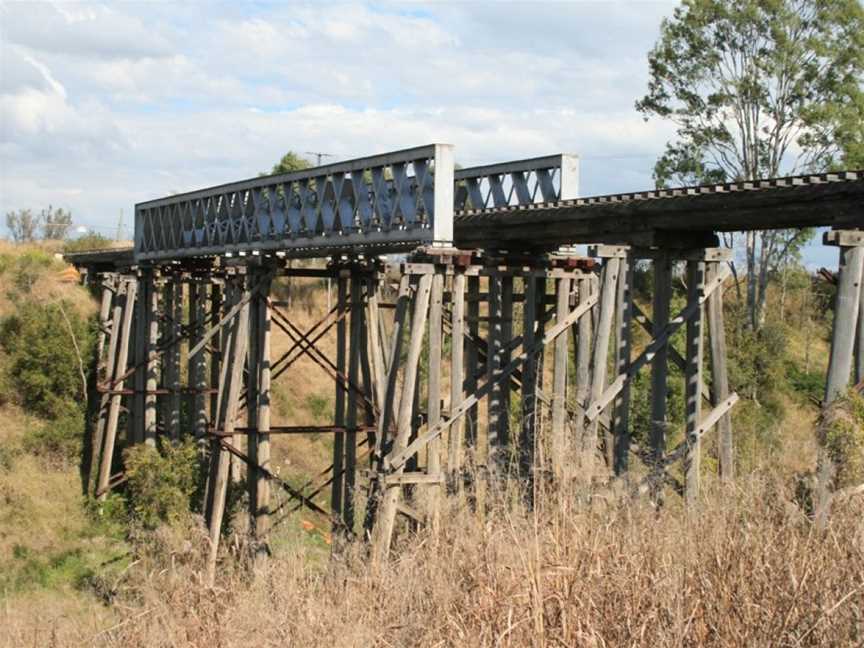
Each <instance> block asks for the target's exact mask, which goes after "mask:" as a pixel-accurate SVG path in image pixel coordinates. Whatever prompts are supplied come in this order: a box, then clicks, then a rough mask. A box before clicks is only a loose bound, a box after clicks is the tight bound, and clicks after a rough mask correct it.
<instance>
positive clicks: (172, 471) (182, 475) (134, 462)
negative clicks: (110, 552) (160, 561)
mask: <svg viewBox="0 0 864 648" xmlns="http://www.w3.org/2000/svg"><path fill="white" fill-rule="evenodd" d="M124 459H125V465H126V477H127V479H128V484H129V491H128V495H129V505H128V506H129V514H130V517H131V518H132V519H133V520H135V521H137V522H139V523H140V524H141V525H142V526H144V527H145V528H147V529H155V528H156V527H158V526H160V525H161V524H175V523H178V522H180V521H182V520H184V519H185V518H186V517H187V516H188V515H189V511H190V509H191V502H192V498H193V496H194V494H195V492H196V489H197V486H198V481H199V480H198V474H199V460H198V448H197V446H196V445H195V443H192V442H190V443H185V444H181V445H172V444H170V443H166V444H165V445H163V446H162V448H161V450H159V449H157V448H154V447H153V446H149V445H144V444H141V445H137V446H134V447H132V448H129V449H128V450H126V452H125V453H124Z"/></svg>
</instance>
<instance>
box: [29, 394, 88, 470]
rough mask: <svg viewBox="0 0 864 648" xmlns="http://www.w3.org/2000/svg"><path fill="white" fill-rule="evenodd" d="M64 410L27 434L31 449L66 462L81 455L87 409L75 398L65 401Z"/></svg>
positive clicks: (32, 452)
mask: <svg viewBox="0 0 864 648" xmlns="http://www.w3.org/2000/svg"><path fill="white" fill-rule="evenodd" d="M60 407H62V409H61V411H60V412H59V413H58V414H56V415H55V417H54V418H52V419H51V420H48V421H43V422H41V423H39V424H38V425H37V427H35V428H33V429H31V430H29V431H28V433H27V434H26V435H25V436H24V443H23V445H24V450H26V451H27V452H29V453H31V454H34V455H37V456H40V457H44V458H48V459H56V460H59V461H64V462H72V461H75V460H76V459H77V458H78V457H80V456H81V448H82V445H83V441H84V411H83V410H82V409H81V407H82V406H81V405H79V404H78V403H75V402H73V401H71V400H66V401H62V402H61V405H60Z"/></svg>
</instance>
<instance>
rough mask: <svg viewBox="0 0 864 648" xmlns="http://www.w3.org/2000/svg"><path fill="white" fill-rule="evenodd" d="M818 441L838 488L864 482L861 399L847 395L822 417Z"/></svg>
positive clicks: (863, 412)
mask: <svg viewBox="0 0 864 648" xmlns="http://www.w3.org/2000/svg"><path fill="white" fill-rule="evenodd" d="M819 423H820V425H819V437H820V438H819V441H820V442H821V443H822V445H823V446H824V447H825V449H826V450H827V451H828V455H829V456H830V457H831V460H832V462H833V464H834V469H835V473H834V485H835V487H837V488H846V487H849V486H857V485H859V484H861V483H862V482H864V396H861V395H859V394H857V393H855V392H854V390H853V391H850V392H849V394H848V395H847V396H846V397H845V398H840V399H838V400H836V401H835V402H833V403H832V404H831V406H830V407H829V408H827V409H826V410H825V411H823V413H822V417H821V420H820V422H819Z"/></svg>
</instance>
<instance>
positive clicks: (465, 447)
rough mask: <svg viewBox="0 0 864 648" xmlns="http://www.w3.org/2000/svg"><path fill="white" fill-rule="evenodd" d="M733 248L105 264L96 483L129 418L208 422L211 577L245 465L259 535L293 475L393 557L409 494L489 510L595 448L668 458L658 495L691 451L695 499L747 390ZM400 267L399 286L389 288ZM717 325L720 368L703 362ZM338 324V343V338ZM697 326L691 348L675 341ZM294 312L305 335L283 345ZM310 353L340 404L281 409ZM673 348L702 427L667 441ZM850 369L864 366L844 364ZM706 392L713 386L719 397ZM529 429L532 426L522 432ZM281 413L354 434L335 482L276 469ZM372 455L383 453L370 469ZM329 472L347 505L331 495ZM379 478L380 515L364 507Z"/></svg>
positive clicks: (113, 481) (650, 480)
mask: <svg viewBox="0 0 864 648" xmlns="http://www.w3.org/2000/svg"><path fill="white" fill-rule="evenodd" d="M826 243H828V244H834V245H838V246H839V247H840V248H841V272H840V283H841V290H840V294H839V297H838V304H839V308H838V312H837V316H836V322H839V324H835V334H834V337H835V339H834V340H833V345H832V365H831V369H830V370H829V387H830V386H831V385H834V383H835V382H837V383H838V384H840V382H842V384H847V383H848V381H849V376H848V375H849V374H850V373H853V372H854V375H855V376H856V377H857V378H856V379H857V380H859V381H860V379H861V374H862V367H861V365H862V361H861V355H862V354H861V351H860V348H861V337H862V332H861V330H862V327H861V325H860V324H857V322H858V321H859V320H860V318H861V315H860V313H861V310H862V301H864V300H862V298H861V294H860V293H861V284H862V281H861V273H862V270H861V267H862V266H864V263H862V262H861V260H860V259H859V258H858V257H856V256H855V254H856V253H857V251H858V250H860V249H861V247H862V246H861V236H860V232H858V231H855V230H844V231H837V232H831V233H829V235H827V236H826ZM861 256H862V255H859V257H861ZM728 258H729V257H728V252H726V251H725V250H718V249H697V250H674V249H670V248H662V249H645V248H626V247H612V246H597V247H596V248H593V250H592V258H587V259H586V258H578V257H574V256H568V255H551V256H549V255H537V256H532V257H518V258H514V257H508V256H507V255H505V254H502V255H494V254H486V255H479V254H477V253H473V252H462V251H453V250H446V249H445V250H440V249H434V250H433V249H427V250H424V251H420V252H418V253H415V254H414V255H412V256H410V257H408V258H407V259H406V261H405V262H404V263H400V264H390V265H387V266H385V265H383V264H382V263H380V262H378V261H374V262H373V261H369V260H366V261H364V260H362V259H354V260H340V261H338V262H336V263H332V264H331V265H330V266H329V267H327V268H326V269H325V268H286V267H285V264H284V263H283V262H281V261H280V260H279V259H277V258H275V257H267V258H263V257H247V258H246V259H237V260H236V261H234V262H230V263H224V262H223V263H222V264H218V265H212V266H211V265H209V264H203V263H202V264H201V265H198V266H195V265H194V264H193V265H183V266H182V267H179V266H176V265H172V264H165V265H154V266H141V267H137V268H130V269H126V270H118V271H117V272H102V273H99V274H98V275H97V276H98V280H99V282H100V285H101V289H102V295H101V296H102V299H101V307H100V313H99V316H100V328H99V335H98V338H97V345H96V347H97V348H96V358H97V372H96V375H97V380H96V384H95V385H94V387H93V390H92V397H91V401H90V403H91V408H92V411H91V414H92V416H91V421H92V423H93V427H92V429H93V437H92V451H93V452H92V455H93V464H94V467H95V471H94V472H95V473H96V479H95V484H94V485H93V492H94V493H95V494H96V495H97V496H98V497H100V498H104V497H105V496H106V494H107V493H108V492H109V491H110V489H111V488H113V487H115V486H116V485H118V484H119V483H121V482H122V481H123V473H122V469H121V467H120V466H119V462H118V459H117V454H118V453H117V452H116V445H117V438H118V431H119V429H120V426H121V423H124V422H125V424H126V428H127V431H126V437H125V438H124V442H125V444H126V445H131V444H133V443H140V442H144V443H150V444H154V443H155V442H156V438H157V436H160V435H161V436H164V437H165V438H166V439H169V440H171V441H177V440H179V439H182V438H183V437H184V436H186V434H187V433H191V434H192V435H194V437H195V438H198V439H202V440H204V439H209V440H210V442H209V453H208V456H209V462H210V477H209V479H208V485H207V493H206V499H205V506H204V509H205V513H206V516H207V520H208V523H209V527H210V534H211V541H212V542H211V555H210V561H209V566H210V571H211V575H212V574H213V573H214V571H215V565H216V562H215V560H216V556H217V550H218V540H219V535H220V531H221V527H222V520H223V517H224V507H225V496H226V493H227V490H228V488H229V485H230V484H231V483H232V482H234V483H237V484H238V485H240V484H241V483H242V481H243V480H245V487H246V488H247V489H248V491H249V494H250V508H251V513H252V515H251V520H252V530H253V533H254V534H255V536H256V537H257V538H258V539H259V541H260V542H261V543H262V545H261V546H264V543H265V542H266V537H267V533H268V532H269V529H270V527H271V526H272V523H271V520H270V518H271V514H272V513H274V512H276V511H283V510H286V503H287V502H283V503H282V504H280V505H279V506H278V507H276V508H275V509H272V510H271V504H270V500H271V497H270V492H269V489H270V485H271V484H272V483H275V484H276V485H277V486H278V487H279V488H280V489H281V490H282V491H284V492H285V493H287V495H288V496H289V498H290V499H291V500H293V501H294V502H295V504H294V505H293V506H292V507H289V508H288V509H287V512H290V511H291V510H297V508H299V507H306V508H307V509H309V510H311V511H314V512H315V513H317V514H320V515H321V516H323V517H324V518H326V519H328V520H329V521H330V522H331V523H332V524H333V527H334V530H336V531H338V532H339V534H340V535H343V536H345V537H350V536H352V535H355V534H356V533H357V532H358V531H360V528H361V526H362V529H364V530H365V535H366V536H367V537H369V538H370V539H371V540H372V543H373V548H374V552H375V555H377V556H379V557H383V556H384V555H386V554H387V553H388V551H389V547H390V543H391V540H392V537H393V532H394V529H395V528H396V519H397V514H399V513H402V514H404V515H406V516H407V517H408V518H409V520H410V521H411V523H412V524H416V523H418V522H430V523H432V524H433V525H434V524H435V523H436V520H437V514H438V510H439V504H440V498H441V496H442V495H443V494H444V493H445V492H449V493H459V492H462V491H463V490H466V489H467V490H468V495H469V501H470V502H471V503H472V505H474V506H475V507H478V508H482V506H483V500H484V493H485V491H486V489H488V488H490V487H494V485H495V484H497V483H501V477H502V476H512V475H518V476H519V477H520V478H521V479H522V480H523V482H524V484H525V485H526V500H527V501H528V502H529V503H530V502H531V501H532V499H533V497H534V494H535V492H536V489H535V486H536V482H537V481H538V480H541V479H544V480H548V479H551V480H556V481H564V482H566V481H568V480H570V479H574V478H579V479H583V478H585V476H586V475H590V473H591V472H592V471H593V470H595V467H594V464H595V462H593V461H587V460H584V459H585V458H586V457H588V458H595V457H596V458H597V459H603V462H602V463H604V464H605V465H606V466H607V467H608V469H609V470H610V471H612V472H614V473H615V474H618V475H626V474H627V471H628V469H629V459H630V456H631V455H632V456H636V457H639V458H641V459H642V460H643V461H644V462H645V463H646V465H647V467H648V472H647V474H646V475H645V476H644V477H642V478H641V479H639V480H638V481H637V482H636V483H634V484H633V486H634V487H635V489H636V490H639V491H649V492H651V493H653V494H654V495H655V496H656V495H657V494H658V491H659V488H660V486H661V485H662V484H663V483H668V482H672V483H674V482H675V480H674V479H673V478H672V477H671V476H670V475H669V474H668V472H667V470H668V468H669V467H670V466H671V465H672V464H673V463H675V462H677V461H682V462H683V475H684V484H683V485H682V486H681V490H682V492H683V493H684V494H685V496H686V498H687V499H688V501H692V500H693V498H695V497H696V494H697V493H698V486H699V458H700V454H701V449H700V446H701V441H702V439H703V438H704V436H705V434H706V433H707V432H708V431H709V430H711V429H712V428H713V427H715V426H716V427H717V428H718V444H717V446H718V456H719V463H720V473H721V477H722V478H724V479H729V478H731V476H732V471H733V462H732V456H733V453H732V430H731V421H730V416H729V410H730V409H731V407H732V406H733V405H734V403H735V402H736V400H737V395H736V394H734V393H731V392H730V390H729V386H728V379H727V376H726V350H725V340H724V337H723V325H722V317H723V315H722V291H723V282H724V280H725V279H726V278H727V276H728V271H727V269H726V262H727V260H728ZM638 261H643V262H651V263H653V270H654V272H653V274H654V290H653V304H652V307H651V309H650V310H651V315H650V318H649V317H648V316H647V315H646V314H645V312H644V311H645V310H646V309H645V308H644V306H639V305H637V304H635V303H634V302H633V299H632V281H633V271H634V266H635V264H636V263H637V262H638ZM676 261H683V262H684V266H685V274H684V276H683V278H682V279H683V281H684V283H685V284H686V286H687V301H686V304H685V306H684V307H683V308H682V309H681V311H680V312H679V313H677V314H674V316H673V314H672V313H671V312H670V302H671V296H672V284H673V269H674V267H675V262H676ZM850 268H851V269H850ZM856 272H857V275H856ZM94 274H95V273H94ZM280 275H293V276H305V277H313V278H325V277H329V278H330V279H331V280H333V281H334V282H335V284H336V303H335V305H334V306H333V307H332V308H331V309H330V310H329V312H327V313H326V314H325V316H324V317H323V318H322V319H321V320H320V321H318V322H316V323H315V324H314V325H313V326H312V327H311V328H310V329H309V330H308V331H302V330H301V329H300V328H299V327H297V326H296V325H295V324H294V323H293V322H292V321H291V318H290V309H288V310H286V309H285V308H284V306H285V305H286V304H284V303H283V302H279V301H278V300H276V299H274V298H273V297H272V296H271V286H272V283H273V281H274V278H276V277H277V276H280ZM394 282H395V286H396V287H395V300H394V299H393V297H388V293H389V292H394V290H393V289H392V288H391V284H393V283H394ZM847 293H848V294H847ZM847 302H848V303H847ZM846 320H849V321H848V322H847V321H846ZM847 324H848V325H847ZM637 325H638V326H641V327H642V328H645V329H646V330H649V331H650V333H651V338H652V339H651V340H650V341H649V342H648V343H647V344H644V345H643V346H642V348H641V349H639V350H638V353H636V350H635V349H634V348H633V339H632V335H633V331H634V329H635V327H636V326H637ZM706 325H707V328H708V330H709V331H710V336H709V342H710V345H709V349H710V358H711V362H710V371H711V379H710V381H706V380H703V375H702V374H703V364H704V362H703V353H704V352H703V338H704V335H703V328H705V326H706ZM333 329H335V338H336V353H335V358H333V359H331V358H330V357H329V356H328V354H327V353H326V352H324V351H323V350H322V348H321V346H320V342H321V340H322V339H323V338H324V337H325V336H327V335H332V334H333ZM680 329H685V339H686V344H685V347H684V352H683V353H679V352H678V351H677V350H676V349H674V348H673V347H672V346H671V345H670V344H669V341H670V339H671V337H672V336H673V335H674V334H675V333H676V331H678V330H680ZM274 330H276V331H280V332H281V333H283V334H285V335H287V336H288V337H289V338H290V340H291V341H292V346H291V347H290V348H289V350H288V351H287V352H285V353H283V354H282V355H281V356H280V357H278V358H276V359H275V361H271V358H270V349H271V346H272V343H271V335H272V332H273V331H274ZM570 337H572V338H573V345H572V346H571V345H570V343H569V338H570ZM447 342H449V354H448V355H449V358H447V357H445V353H444V352H445V350H447ZM847 347H848V349H847ZM547 349H548V350H547ZM853 350H855V351H854V357H855V360H854V366H853V364H852V357H853ZM610 352H611V357H610ZM301 357H307V358H310V359H312V360H313V361H314V363H315V364H316V365H318V366H319V367H320V368H321V369H322V370H323V371H325V372H326V374H327V375H328V376H329V377H330V379H331V380H332V381H333V383H334V386H335V387H334V389H335V392H334V410H335V411H334V418H333V424H332V425H325V426H321V425H318V426H312V425H309V426H272V425H271V422H270V418H271V417H270V387H271V383H272V381H273V380H274V379H276V378H278V377H280V376H283V375H287V376H289V377H290V376H291V375H292V372H291V369H292V368H294V367H295V365H296V362H297V360H298V359H299V358H301ZM448 361H449V362H448ZM670 361H671V362H673V363H674V364H675V365H676V366H678V368H679V369H681V370H682V372H683V374H684V377H685V385H686V389H685V399H686V419H685V420H686V423H685V430H684V432H685V435H684V440H683V441H682V442H681V443H679V444H678V445H676V446H675V447H673V448H671V449H667V438H666V437H667V432H668V428H669V426H668V423H667V411H666V407H667V389H668V387H667V385H668V380H669V376H668V363H669V362H670ZM549 362H551V370H549V371H546V370H544V364H546V363H549ZM844 363H845V364H844ZM846 364H848V365H849V366H848V367H846V366H845V365H846ZM646 366H650V371H651V394H650V400H651V404H650V406H651V421H652V423H651V430H650V431H649V434H648V439H649V442H648V447H646V448H640V447H637V446H636V445H635V444H633V443H632V441H631V438H630V437H631V435H630V422H629V410H630V406H629V399H630V395H629V391H630V386H631V383H632V380H633V379H634V378H635V376H636V375H637V373H638V372H639V370H640V369H642V368H644V367H646ZM610 369H611V375H608V374H610ZM844 371H845V373H846V380H845V382H844V381H841V380H840V379H839V378H838V379H837V380H835V381H833V382H832V381H831V380H830V377H831V376H832V375H833V374H834V373H836V374H837V375H840V376H841V378H842V375H841V374H843V372H844ZM832 372H833V373H832ZM546 381H549V384H548V385H545V384H544V383H545V382H546ZM447 382H449V385H447V384H445V383H447ZM708 382H710V388H709V386H708V384H707V383H708ZM571 383H572V384H571ZM447 387H449V389H446V388H447ZM835 389H836V388H835ZM445 391H446V392H447V393H446V394H445ZM513 394H516V395H518V396H520V397H521V403H520V406H519V407H518V408H512V407H511V405H510V401H511V398H512V395H513ZM703 401H706V402H708V403H710V406H711V409H710V411H708V412H707V414H704V415H703V412H702V405H703ZM826 401H827V399H826ZM184 403H185V404H184ZM517 410H518V416H511V412H514V413H515V412H516V411H517ZM244 413H245V417H246V421H245V425H244V424H243V421H242V417H243V416H244ZM481 414H485V420H481ZM513 427H517V428H518V432H515V431H514V432H513V433H511V428H513ZM187 431H188V432H187ZM274 433H284V434H320V433H326V434H333V435H334V437H333V438H334V451H333V461H332V464H331V465H330V466H328V467H327V468H325V469H324V470H323V471H322V472H321V473H320V474H319V475H318V476H317V478H316V480H320V481H316V480H312V481H310V483H309V484H307V485H305V486H304V487H303V488H300V489H296V488H293V487H291V486H290V485H289V484H287V483H286V482H284V481H283V480H281V479H280V478H279V477H278V476H277V475H276V474H275V473H274V472H273V471H272V470H271V469H270V466H269V456H270V435H271V434H274ZM244 441H245V448H244V446H243V444H244ZM205 445H208V444H205ZM580 453H581V454H580ZM595 453H596V455H595ZM361 461H368V466H369V470H361V469H360V468H358V462H361ZM574 473H575V474H574ZM327 488H329V489H330V502H329V506H325V505H323V504H322V503H320V502H318V501H316V499H317V497H318V496H319V495H320V494H321V493H322V492H323V490H324V489H327ZM363 492H366V498H365V499H366V501H365V510H364V511H363V516H362V517H363V519H362V525H360V520H358V516H357V511H356V507H357V505H358V503H359V504H361V506H362V502H361V500H360V494H361V493H363Z"/></svg>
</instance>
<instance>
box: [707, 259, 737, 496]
mask: <svg viewBox="0 0 864 648" xmlns="http://www.w3.org/2000/svg"><path fill="white" fill-rule="evenodd" d="M710 268H711V271H710V275H709V278H711V279H713V278H714V277H716V276H717V275H718V273H719V272H720V265H719V264H718V263H717V262H713V263H711V264H710ZM706 310H707V314H708V318H707V319H708V329H709V334H710V348H711V387H712V389H711V405H712V406H713V407H717V406H718V405H719V404H720V403H722V402H723V401H725V400H726V399H727V398H728V397H729V393H730V392H729V375H728V371H727V369H726V331H725V330H724V328H723V287H722V286H720V287H719V288H717V289H716V290H714V291H713V292H712V293H711V295H710V296H709V297H708V304H707V309H706ZM717 446H718V448H719V459H720V478H721V479H722V480H724V481H730V480H731V479H732V478H733V477H734V476H735V466H734V462H735V452H734V447H733V444H732V417H731V415H730V414H728V413H727V414H724V415H723V416H722V417H720V420H719V421H718V422H717Z"/></svg>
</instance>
